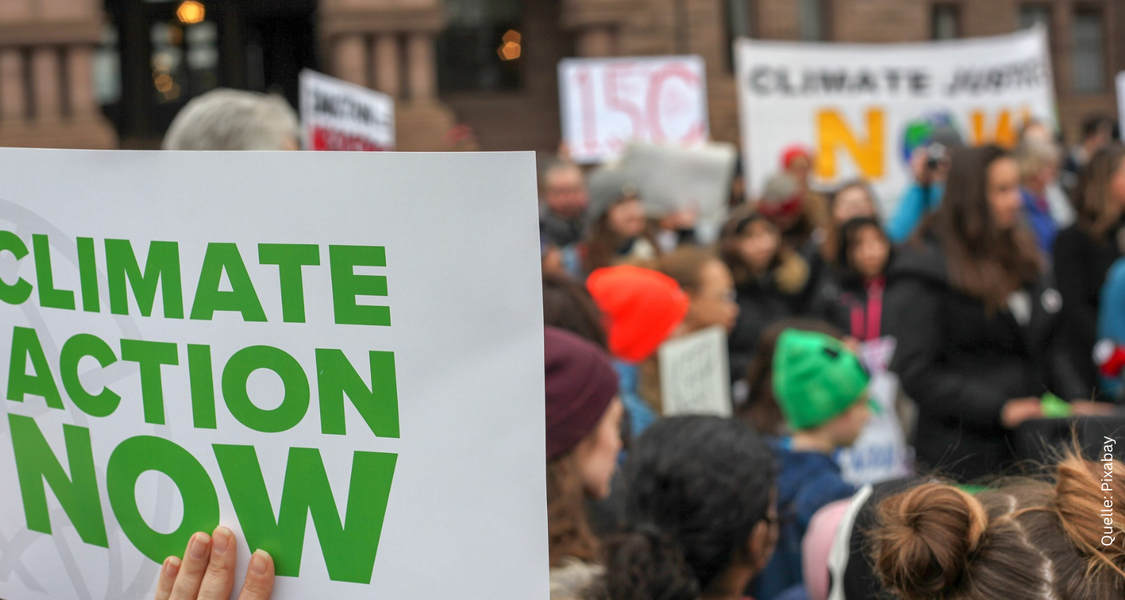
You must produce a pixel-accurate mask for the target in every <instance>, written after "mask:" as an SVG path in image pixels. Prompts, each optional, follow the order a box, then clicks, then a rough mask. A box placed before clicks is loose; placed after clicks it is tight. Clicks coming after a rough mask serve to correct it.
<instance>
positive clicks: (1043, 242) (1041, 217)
mask: <svg viewBox="0 0 1125 600" xmlns="http://www.w3.org/2000/svg"><path fill="white" fill-rule="evenodd" d="M1020 198H1021V199H1023V214H1024V216H1025V217H1027V223H1028V225H1030V226H1031V230H1032V231H1034V232H1035V240H1036V241H1037V242H1039V249H1040V250H1042V251H1043V254H1045V255H1047V256H1050V255H1051V251H1052V249H1054V247H1055V236H1057V235H1058V234H1059V226H1058V225H1056V224H1055V218H1054V217H1052V216H1051V205H1050V204H1048V203H1047V199H1046V198H1037V197H1036V196H1035V195H1034V194H1032V193H1031V192H1029V191H1027V190H1025V189H1023V188H1020Z"/></svg>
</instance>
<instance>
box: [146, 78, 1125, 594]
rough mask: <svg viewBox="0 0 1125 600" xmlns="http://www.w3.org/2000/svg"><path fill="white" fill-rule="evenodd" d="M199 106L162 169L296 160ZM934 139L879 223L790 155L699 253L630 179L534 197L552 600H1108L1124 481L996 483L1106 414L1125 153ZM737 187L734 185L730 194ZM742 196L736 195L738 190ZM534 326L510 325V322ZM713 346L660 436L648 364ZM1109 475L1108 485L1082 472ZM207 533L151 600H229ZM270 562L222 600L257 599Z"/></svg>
mask: <svg viewBox="0 0 1125 600" xmlns="http://www.w3.org/2000/svg"><path fill="white" fill-rule="evenodd" d="M286 108H287V107H279V106H278V105H277V104H276V102H274V101H272V100H270V99H268V98H264V97H259V96H254V95H250V94H241V93H232V92H223V93H216V94H209V95H207V96H204V97H203V98H200V99H198V100H195V101H193V102H192V103H191V104H189V106H188V107H187V109H185V111H184V113H183V114H182V115H181V116H180V118H178V119H177V122H176V123H174V124H173V126H172V130H171V132H170V133H169V136H168V139H167V141H166V146H167V147H168V148H170V149H224V150H233V149H291V148H294V147H296V145H297V139H296V138H297V129H296V125H295V123H296V121H295V118H294V117H293V115H292V114H291V109H288V111H287V110H286ZM1112 127H1113V126H1112V123H1110V122H1108V121H1106V120H1104V119H1094V120H1091V122H1090V124H1089V125H1088V126H1087V127H1086V129H1085V131H1084V134H1085V135H1084V139H1083V143H1082V144H1081V145H1080V146H1079V147H1077V148H1076V149H1075V151H1074V152H1072V153H1066V152H1063V151H1061V149H1060V148H1059V146H1058V145H1057V143H1056V142H1055V140H1054V138H1053V134H1052V132H1051V131H1050V129H1049V128H1047V127H1044V126H1043V125H1042V124H1040V123H1036V122H1031V123H1026V124H1024V127H1023V129H1022V131H1021V135H1020V140H1019V142H1018V144H1017V145H1016V147H1015V148H1013V149H1004V148H1001V147H998V146H994V145H986V146H981V147H972V148H970V147H965V146H963V145H962V144H960V142H959V141H958V140H957V139H956V136H955V135H950V132H940V131H939V132H937V133H935V135H934V139H933V140H931V143H930V144H928V145H925V146H923V147H921V148H920V149H919V150H918V151H916V152H915V154H914V156H913V158H912V160H911V168H912V170H913V175H914V181H913V182H912V183H911V184H910V185H909V186H908V188H907V189H905V190H904V191H903V194H902V197H901V198H900V199H899V201H898V202H897V204H896V207H897V208H896V209H895V211H894V214H891V215H883V214H880V209H879V207H880V206H881V204H880V203H879V202H878V201H877V199H876V198H875V195H874V192H873V190H872V188H871V186H869V185H868V184H867V183H866V182H864V181H859V180H857V181H851V182H847V183H845V184H844V185H842V186H839V187H837V188H835V189H832V190H822V189H818V188H816V187H815V186H814V185H813V184H812V178H811V171H812V166H813V164H814V161H815V156H813V154H812V152H811V151H809V150H807V149H805V148H802V147H800V146H793V147H791V148H789V149H787V150H786V151H785V152H784V153H783V155H782V156H780V157H779V163H778V173H777V174H776V175H774V176H772V177H770V178H769V179H768V180H767V181H764V182H760V183H761V184H762V185H761V186H760V193H757V194H754V195H753V198H752V200H749V201H745V200H744V199H743V198H742V197H741V194H739V193H732V198H731V202H730V212H729V216H728V218H727V220H726V222H725V224H724V225H723V226H722V228H721V231H720V232H719V235H718V239H717V240H714V241H713V242H709V243H701V240H700V238H699V236H698V235H697V231H696V227H695V225H696V223H695V215H694V213H693V210H692V208H691V207H690V206H689V207H685V208H684V209H683V210H679V211H673V212H671V213H667V212H666V213H663V214H661V213H659V212H654V211H653V209H652V208H651V207H650V206H649V205H647V204H646V203H645V199H644V198H642V197H640V195H639V194H638V191H637V190H638V187H637V186H636V185H635V182H632V183H630V182H625V183H624V184H623V185H622V186H621V188H620V190H619V191H618V193H616V194H615V195H614V197H613V198H611V199H609V201H607V202H600V203H597V205H596V206H595V205H594V204H593V203H591V201H590V196H589V194H588V191H587V185H586V180H587V173H585V172H584V170H583V169H582V168H580V167H579V166H577V165H575V164H573V163H570V162H567V161H566V160H565V159H564V160H557V161H554V162H551V163H550V164H548V165H547V166H546V168H545V169H544V171H543V173H542V174H541V185H542V199H541V200H542V201H541V212H540V217H541V221H540V234H541V254H542V265H543V303H544V305H543V314H544V321H545V323H544V325H545V334H544V350H545V352H544V356H545V381H546V389H545V397H546V411H545V412H546V474H547V489H546V495H547V509H548V515H547V519H548V539H547V540H546V541H547V544H548V547H549V560H550V573H551V577H550V593H551V598H552V600H642V599H644V600H727V599H729V600H738V599H742V598H747V597H750V598H754V599H756V600H802V599H810V600H826V599H828V598H833V599H836V600H839V599H847V600H867V599H873V598H879V597H883V595H884V594H885V593H887V592H890V593H892V594H894V595H896V596H897V597H900V598H903V599H905V600H993V599H995V598H1007V597H1018V598H1027V599H1029V600H1038V599H1041V600H1049V599H1051V600H1054V599H1058V600H1108V599H1111V598H1121V597H1123V596H1125V516H1122V517H1121V518H1119V519H1117V520H1116V521H1115V520H1113V519H1112V518H1106V517H1105V514H1106V513H1105V512H1104V508H1107V507H1113V506H1118V507H1123V508H1125V487H1122V486H1120V485H1117V484H1114V485H1113V486H1112V487H1111V488H1110V489H1109V490H1108V491H1107V489H1106V488H1105V487H1104V485H1103V483H1104V481H1105V480H1104V475H1105V473H1106V472H1113V471H1116V472H1121V470H1122V467H1121V463H1118V462H1116V461H1115V460H1113V459H1112V457H1110V458H1109V459H1105V460H1103V461H1102V462H1100V463H1099V462H1092V461H1090V460H1088V459H1087V458H1085V457H1083V455H1082V452H1081V450H1080V449H1078V448H1070V449H1064V450H1062V451H1060V456H1061V459H1060V460H1058V461H1056V462H1055V463H1054V464H1053V465H1051V466H1047V467H1043V468H1042V469H1041V470H1040V471H1038V472H1035V473H1021V474H1019V476H1015V475H1013V471H1012V468H1013V464H1014V462H1015V460H1016V458H1017V457H1016V456H1015V454H1014V452H1013V450H1012V448H1013V444H1012V436H1013V435H1014V434H1015V432H1017V431H1018V429H1019V428H1020V426H1021V425H1022V424H1024V423H1026V422H1028V421H1030V420H1033V419H1040V418H1044V417H1058V416H1069V415H1092V416H1099V415H1109V414H1111V413H1112V412H1114V411H1115V410H1116V405H1117V404H1118V403H1120V402H1121V401H1122V393H1123V392H1122V387H1123V386H1121V385H1120V383H1121V375H1122V369H1123V368H1125V260H1122V258H1121V257H1122V250H1123V249H1125V234H1123V233H1122V231H1123V225H1125V147H1123V146H1122V145H1121V144H1120V143H1119V142H1118V141H1116V140H1115V136H1114V135H1113V132H1112ZM752 183H753V182H752ZM741 185H742V182H741V181H736V182H734V184H733V185H732V188H734V189H740V187H741ZM530 309H531V307H529V310H530ZM711 328H719V329H721V330H722V331H724V332H726V334H727V351H728V356H729V363H730V364H729V366H730V369H729V372H730V375H731V378H730V382H729V383H730V386H731V394H730V397H731V398H732V399H733V401H732V407H731V409H732V412H733V414H734V416H733V417H732V418H728V417H723V416H707V415H690V416H682V415H681V416H671V415H665V414H664V407H663V402H662V393H661V379H660V373H659V370H660V366H659V361H658V360H657V359H656V356H657V354H658V352H659V349H660V347H661V345H662V344H664V343H665V342H667V341H669V340H673V339H677V338H681V337H684V336H688V335H691V334H693V333H696V332H699V331H702V330H706V329H711ZM1106 465H1108V466H1106ZM232 542H233V540H232V537H231V534H230V532H229V531H228V530H226V529H225V528H222V527H220V528H219V529H217V530H216V531H215V532H214V533H213V534H212V535H207V534H205V533H199V534H196V536H194V537H193V538H192V540H191V541H190V542H189V545H188V548H187V549H186V551H185V555H184V557H183V558H182V559H181V558H178V557H171V558H169V559H168V560H167V561H165V563H164V565H163V568H162V571H161V575H160V580H159V584H158V592H157V598H158V599H164V598H197V597H198V598H204V597H208V598H210V597H214V598H220V597H221V598H227V597H228V596H229V595H230V591H231V589H232V581H233V577H232V571H233V568H234V565H235V552H234V551H233V549H234V548H235V545H234V544H233V543H232ZM272 573H273V565H272V561H271V560H270V559H269V557H268V555H266V554H265V553H264V552H261V551H257V552H256V553H255V554H254V556H253V557H252V559H251V561H250V563H249V571H248V573H247V577H246V588H245V589H244V590H243V591H242V595H241V597H242V598H244V599H245V600H253V599H260V598H266V597H268V595H269V591H270V589H271V587H272V582H273V576H272Z"/></svg>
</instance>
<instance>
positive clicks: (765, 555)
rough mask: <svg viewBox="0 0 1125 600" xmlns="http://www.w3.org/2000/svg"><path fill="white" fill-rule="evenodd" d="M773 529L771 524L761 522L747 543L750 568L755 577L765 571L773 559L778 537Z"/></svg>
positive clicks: (751, 533) (751, 532)
mask: <svg viewBox="0 0 1125 600" xmlns="http://www.w3.org/2000/svg"><path fill="white" fill-rule="evenodd" d="M772 529H773V528H772V527H770V524H769V522H767V521H765V520H761V521H758V523H757V524H756V525H754V529H753V530H751V531H750V539H749V540H747V542H746V555H747V556H748V557H749V558H750V560H749V563H750V564H749V566H750V568H751V569H752V570H753V571H754V575H757V574H758V573H761V572H762V571H763V570H765V568H766V565H768V564H769V562H770V558H772V557H773V550H774V547H775V546H776V545H777V537H776V536H775V535H774V533H773V531H772Z"/></svg>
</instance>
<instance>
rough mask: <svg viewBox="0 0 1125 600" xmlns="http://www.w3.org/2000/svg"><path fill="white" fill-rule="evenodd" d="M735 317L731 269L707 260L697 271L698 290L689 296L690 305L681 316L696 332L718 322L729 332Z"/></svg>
mask: <svg viewBox="0 0 1125 600" xmlns="http://www.w3.org/2000/svg"><path fill="white" fill-rule="evenodd" d="M737 317H738V304H736V303H735V301H734V279H733V278H732V277H731V275H730V269H728V268H727V266H726V265H725V264H723V262H722V261H721V260H712V261H708V262H707V264H705V265H703V269H702V270H701V271H700V272H699V290H698V291H696V293H694V294H692V296H691V308H690V309H689V310H688V316H687V318H685V319H684V322H685V324H686V325H687V328H688V329H690V330H691V331H697V330H699V329H704V328H706V327H711V326H713V325H718V326H720V327H722V328H724V329H726V330H727V333H730V331H731V330H732V329H734V320H735V318H737Z"/></svg>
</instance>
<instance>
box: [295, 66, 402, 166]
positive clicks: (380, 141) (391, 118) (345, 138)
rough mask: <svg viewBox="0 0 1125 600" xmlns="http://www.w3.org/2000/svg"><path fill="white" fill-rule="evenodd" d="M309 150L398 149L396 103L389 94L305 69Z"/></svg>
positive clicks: (305, 122)
mask: <svg viewBox="0 0 1125 600" xmlns="http://www.w3.org/2000/svg"><path fill="white" fill-rule="evenodd" d="M300 89H301V95H300V103H301V132H302V133H301V135H302V137H303V142H304V145H305V149H306V150H366V151H379V150H394V149H395V101H394V99H392V98H391V97H390V96H388V95H386V94H380V93H379V92H376V91H375V90H370V89H367V88H365V87H363V86H359V85H355V84H354V83H348V82H347V81H343V80H341V79H336V78H335V77H329V76H328V75H325V74H323V73H317V72H316V71H310V70H309V69H305V70H303V71H301V76H300Z"/></svg>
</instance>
